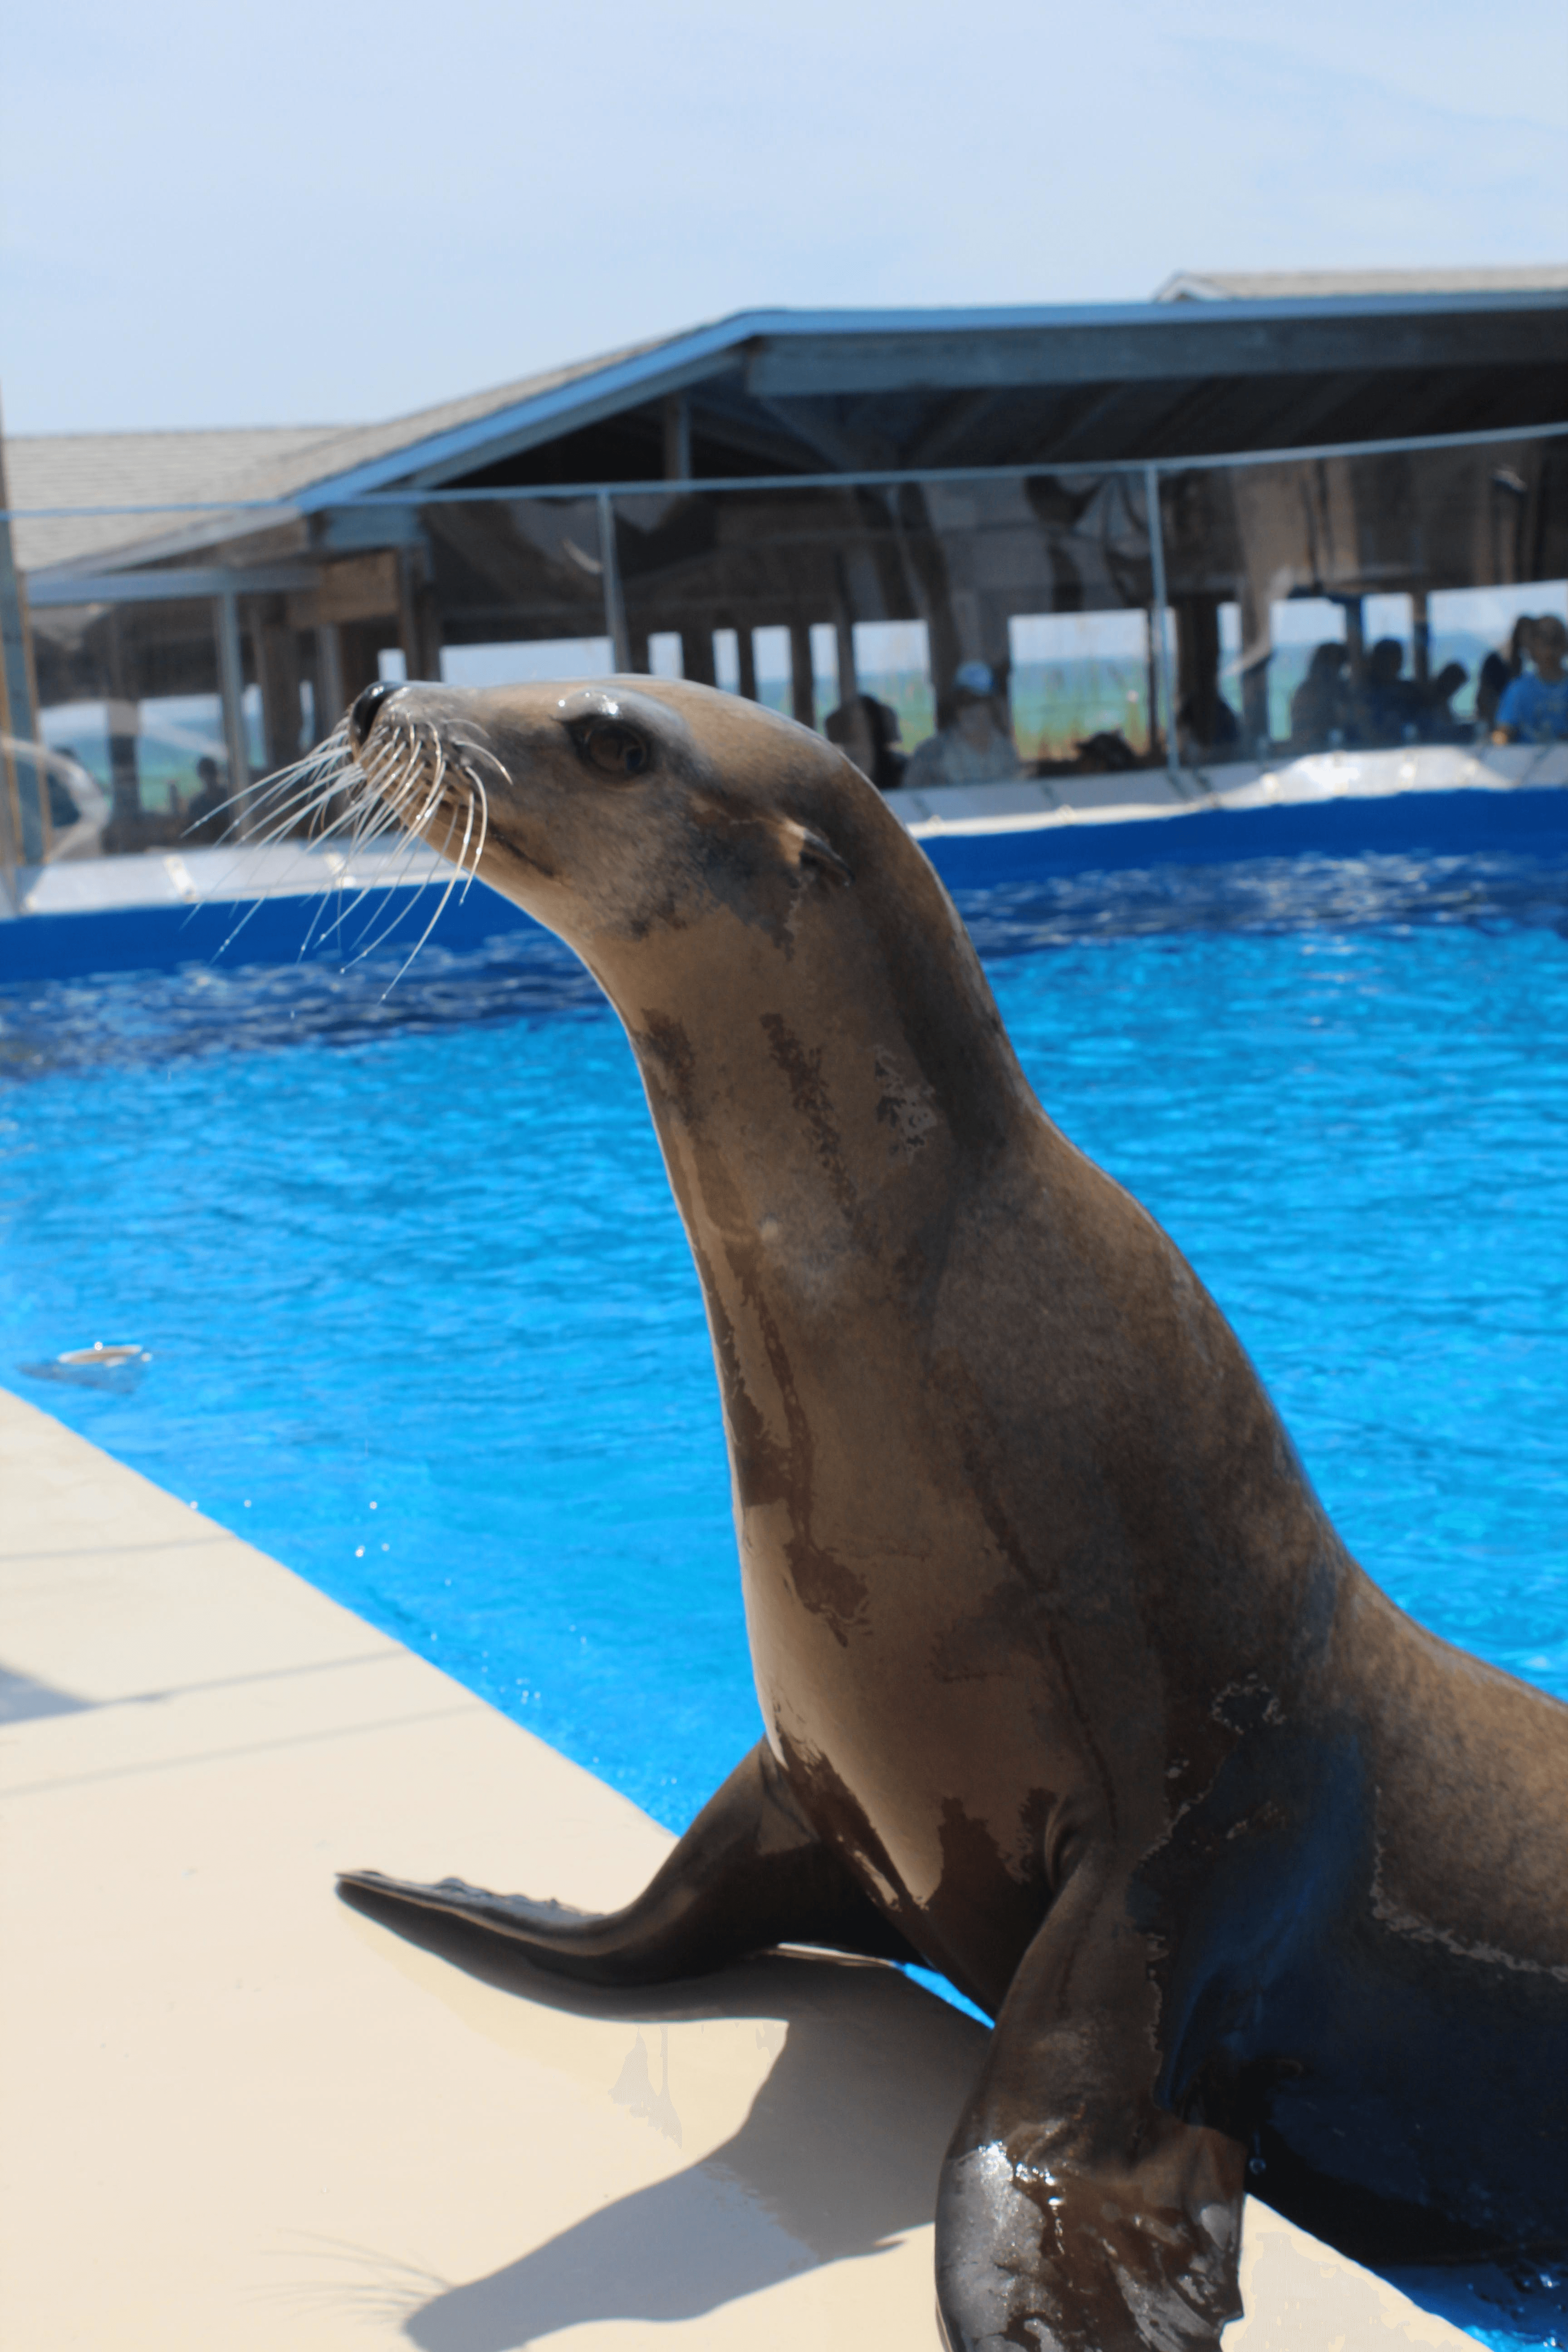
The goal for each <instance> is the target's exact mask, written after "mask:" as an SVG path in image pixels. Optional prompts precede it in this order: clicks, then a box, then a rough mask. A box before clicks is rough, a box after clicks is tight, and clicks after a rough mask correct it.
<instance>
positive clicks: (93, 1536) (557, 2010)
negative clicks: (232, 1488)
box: [0, 1391, 1469, 2352]
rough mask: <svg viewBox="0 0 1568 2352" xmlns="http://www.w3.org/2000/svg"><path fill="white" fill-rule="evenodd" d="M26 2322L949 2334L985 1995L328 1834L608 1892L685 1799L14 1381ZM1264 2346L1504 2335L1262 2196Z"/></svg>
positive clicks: (24, 2333)
mask: <svg viewBox="0 0 1568 2352" xmlns="http://www.w3.org/2000/svg"><path fill="white" fill-rule="evenodd" d="M0 1580H3V1591H4V1607H3V1619H0V1622H3V1629H4V1630H3V1633H0V1660H3V1663H4V1667H5V1676H6V1679H5V1684H4V1686H3V1689H0V1697H3V1698H4V1699H5V1701H6V1702H7V1704H6V1706H5V1716H6V1717H7V1718H8V1719H6V1720H5V1723H4V1727H3V1745H4V1764H5V1772H4V1788H5V1795H4V1804H3V1810H0V1887H3V1890H4V1932H3V1934H0V2146H3V2148H4V2170H3V2179H0V2340H3V2341H4V2344H5V2347H6V2352H66V2348H67V2347H91V2352H143V2347H145V2352H253V2347H254V2352H329V2347H330V2348H331V2352H358V2348H359V2347H363V2352H374V2347H376V2346H378V2345H380V2346H384V2347H404V2352H407V2347H410V2346H413V2347H421V2352H512V2347H522V2346H531V2345H535V2344H550V2343H553V2342H555V2341H557V2340H558V2341H559V2342H560V2343H561V2344H562V2346H563V2352H564V2347H567V2346H570V2347H572V2352H654V2347H658V2352H731V2347H733V2352H742V2347H744V2352H785V2347H789V2352H799V2348H801V2347H811V2352H881V2347H887V2352H937V2344H938V2337H937V2332H936V2326H935V2322H934V2317H933V2308H932V2295H931V2206H932V2198H933V2191H934V2187H935V2181H936V2173H937V2167H938V2164H939V2162H940V2159H941V2156H942V2148H943V2145H944V2143H945V2141H946V2138H947V2136H948V2133H949V2131H950V2129H951V2127H952V2120H953V2117H954V2116H955V2114H956V2112H957V2110H958V2107H959V2105H960V2103H961V2101H962V2099H963V2094H964V2090H965V2086H966V2084H968V2082H969V2081H970V2079H971V2078H972V2075H973V2070H974V2068H975V2065H976V2063H977V2062H978V2059H979V2055H980V2052H981V2049H982V2047H983V2044H984V2033H983V2032H982V2029H981V2028H980V2027H979V2026H978V2025H976V2024H974V2023H973V2022H972V2021H970V2020H968V2019H966V2018H964V2017H962V2016H960V2015H959V2014H958V2013H957V2012H956V2011H953V2010H951V2009H949V2008H947V2007H945V2006H944V2005H943V2004H942V2003H941V2002H939V2001H937V2000H933V1999H931V1997H929V1996H928V1995H927V1994H925V1993H924V1992H922V1991H921V1990H919V1989H918V1988H916V1987H915V1986H913V1985H911V1984H910V1983H909V1982H908V1981H907V1980H906V1979H903V1978H902V1977H900V1975H899V1974H898V1973H897V1972H896V1971H895V1970H892V1969H887V1968H883V1967H880V1966H877V1965H875V1964H870V1963H863V1964H857V1963H851V1962H845V1963H837V1962H831V1961H822V1960H810V1959H805V1958H790V1957H784V1956H780V1957H774V1958H766V1959H762V1960H758V1961H756V1962H754V1963H752V1964H750V1965H749V1966H747V1967H745V1968H743V1969H733V1970H731V1971H729V1972H728V1973H727V1974H725V1975H722V1976H720V1977H715V1978H712V1979H709V1980H707V1981H706V1982H705V1983H702V1984H700V1985H693V1986H689V1987H675V1988H672V1989H670V1990H668V1992H659V1993H645V1994H638V1995H636V1996H629V1997H628V1996H613V1997H612V1996H609V1995H604V1994H594V1993H584V1992H580V1991H574V1990H569V1989H567V1988H565V1987H563V1986H556V1987H552V1985H551V1984H550V1983H549V1981H548V1980H546V1979H542V1978H540V1977H538V1976H535V1975H531V1973H530V1972H529V1971H528V1970H527V1969H524V1968H522V1967H521V1966H518V1965H515V1964H513V1963H511V1962H510V1961H509V1959H508V1958H507V1957H506V1955H505V1953H504V1951H501V1950H497V1949H493V1948H489V1946H488V1945H487V1944H486V1942H485V1941H484V1940H483V1939H481V1938H478V1937H472V1936H463V1935H462V1934H460V1933H459V1934H457V1935H455V1936H453V1935H449V1936H447V1937H445V1938H443V1937H442V1936H441V1935H440V1933H439V1932H438V1931H436V1930H432V1933H431V1935H430V1936H429V1937H427V1938H426V1939H425V1940H423V1941H421V1942H414V1941H409V1940H405V1938H404V1937H400V1936H398V1935H395V1934H394V1933H393V1932H392V1931H391V1930H390V1929H389V1928H388V1927H384V1926H383V1925H381V1924H379V1923H378V1922H376V1921H374V1920H372V1919H370V1918H367V1917H365V1916H361V1915H360V1914H358V1913H356V1912H353V1911H352V1910H350V1909H348V1908H347V1907H346V1906H344V1905H343V1904H342V1903H341V1902H339V1901H338V1900H337V1899H336V1897H335V1896H334V1894H333V1891H332V1870H333V1866H334V1864H356V1863H374V1864H377V1865H379V1866H381V1867H384V1868H385V1869H388V1870H391V1871H394V1872H397V1873H402V1874H408V1875H412V1876H417V1877H427V1876H430V1877H433V1876H438V1875H440V1874H443V1873H444V1872H447V1871H456V1872H458V1873H459V1874H463V1875H465V1876H468V1877H470V1878H473V1879H477V1880H479V1881H481V1882H483V1883H486V1884H489V1885H501V1886H522V1887H526V1888H529V1889H530V1890H532V1891H536V1892H540V1893H553V1894H555V1895H560V1896H562V1897H563V1898H564V1899H565V1900H567V1901H570V1902H574V1903H579V1904H583V1905H589V1906H601V1905H605V1904H612V1903H615V1902H617V1901H619V1900H622V1899H624V1898H625V1897H626V1895H629V1894H631V1893H632V1892H633V1890H634V1889H635V1888H636V1887H637V1885H639V1884H640V1883H641V1882H642V1881H643V1879H644V1878H645V1877H646V1876H647V1874H648V1873H649V1872H650V1871H651V1869H652V1868H653V1866H654V1865H655V1864H657V1862H658V1859H659V1857H660V1855H661V1854H662V1853H664V1852H665V1851H666V1849H667V1848H668V1843H669V1840H668V1835H667V1833H666V1832H664V1831H663V1830H662V1829H659V1828H658V1827H657V1826H656V1825H655V1824H654V1823H653V1822H650V1821H648V1820H647V1818H646V1817H645V1816H644V1815H643V1814H642V1813H640V1812H638V1811H637V1809H636V1808H635V1807H634V1806H632V1805H630V1804H628V1803H627V1802H626V1801H625V1800H624V1799H623V1798H621V1797H618V1796H616V1794H615V1793H614V1791H613V1790H609V1789H607V1788H605V1786H604V1785H603V1784H602V1783H601V1782H599V1781H597V1780H595V1779H594V1778H593V1777H592V1776H591V1775H590V1774H588V1773H586V1772H584V1771H581V1770H579V1769H578V1768H577V1767H576V1766H575V1765H574V1764H571V1763H568V1762H567V1761H566V1759H564V1758H563V1757H562V1756H560V1755H558V1754H557V1753H555V1751H554V1750H553V1749H552V1748H547V1747H545V1746H544V1745H542V1742H541V1741H539V1740H537V1739H535V1738H532V1737H531V1735H530V1734H529V1733H528V1732H526V1731H523V1730H521V1729H520V1728H519V1727H517V1726H516V1725H514V1724H512V1723H510V1722H509V1721H507V1720H506V1719H505V1717H501V1716H500V1715H497V1714H495V1713H494V1712H493V1711H492V1710H491V1709H490V1708H489V1707H488V1706H485V1705H484V1704H483V1703H482V1702H481V1701H480V1700H479V1699H477V1698H475V1697H473V1696H471V1695H470V1694H469V1693H468V1692H467V1691H465V1690H463V1689H461V1688H460V1687H459V1686H458V1685H457V1684H455V1683H453V1682H451V1681H449V1680H448V1679H447V1677H446V1676H445V1675H441V1674H439V1673H437V1670H436V1669H435V1668H434V1667H432V1666H429V1665H426V1664H424V1663H423V1661H421V1660H419V1659H417V1658H416V1657H414V1656H413V1655H412V1654H411V1653H410V1652H408V1651H407V1650H405V1649H403V1648H402V1647H400V1646H399V1644H398V1643H395V1642H393V1641H389V1640H388V1639H387V1638H386V1636H385V1635H384V1634H381V1633H376V1632H374V1630H373V1629H372V1628H371V1627H370V1626H368V1625H366V1624H365V1623H363V1622H362V1621H361V1620H360V1619H358V1618H356V1617H354V1616H353V1615H351V1614H350V1613H349V1612H347V1611H346V1610H343V1609H340V1608H338V1607H336V1606H335V1605H334V1604H333V1603H332V1602H331V1601H328V1600H326V1599H324V1598H323V1597H322V1596H321V1594H320V1593H318V1592H317V1591H314V1590H313V1588H312V1587H310V1585H308V1584H306V1583H304V1582H302V1581H301V1580H300V1579H299V1578H297V1577H295V1576H294V1575H292V1574H291V1573H290V1572H289V1570H287V1569H285V1568H282V1567H280V1566H279V1564H278V1563H277V1562H276V1561H275V1560H271V1559H267V1558H265V1557H264V1556H263V1555H262V1554H261V1553H259V1552H258V1551H255V1550H253V1549H251V1548H250V1547H249V1546H248V1545H247V1544H245V1543H243V1542H241V1541H239V1540H238V1539H237V1538H236V1537H234V1536H232V1535H229V1534H228V1533H226V1531H225V1530H224V1529H223V1528H219V1527H216V1526H215V1525H214V1524H213V1523H212V1521H210V1520H208V1519H205V1518H204V1517H201V1515H200V1513H199V1512H197V1511H196V1510H195V1508H193V1507H189V1506H188V1505H187V1503H186V1502H185V1501H184V1500H183V1499H182V1498H179V1497H176V1496H171V1495H168V1494H165V1493H164V1492H163V1491H162V1490H161V1489H160V1488H159V1487H157V1486H153V1485H151V1484H150V1483H149V1482H148V1481H147V1480H146V1479H144V1478H142V1477H140V1476H139V1475H136V1474H135V1473H134V1472H132V1471H131V1470H128V1469H125V1468H124V1467H123V1466H121V1465H120V1464H118V1463H116V1462H114V1461H112V1460H111V1459H110V1457H109V1456H108V1455H107V1454H103V1453H101V1452H100V1451H99V1450H98V1448H96V1447H95V1446H92V1445H90V1444H88V1443H87V1442H86V1441H85V1440H84V1439H82V1438H80V1437H78V1436H77V1435H75V1434H74V1433H71V1432H69V1431H68V1430H67V1429H65V1428H64V1427H63V1426H62V1425H61V1424H60V1423H58V1422H57V1421H55V1420H53V1419H52V1418H51V1417H50V1416H48V1415H47V1414H46V1413H44V1412H40V1411H39V1410H37V1407H35V1406H34V1405H32V1404H30V1403H28V1402H25V1401H23V1400H22V1399H20V1398H18V1397H16V1396H13V1395H11V1394H9V1393H7V1392H5V1391H0ZM1243 2284H1244V2290H1245V2293H1246V2296H1247V2317H1246V2318H1245V2319H1244V2320H1241V2321H1239V2322H1237V2324H1236V2325H1235V2326H1233V2327H1232V2328H1231V2329H1230V2330H1229V2331H1227V2334H1226V2347H1227V2352H1374V2347H1375V2352H1403V2347H1410V2346H1422V2347H1438V2346H1444V2345H1448V2346H1456V2347H1457V2346H1460V2345H1463V2344H1465V2343H1467V2342H1468V2340H1469V2339H1468V2338H1467V2337H1465V2336H1461V2335H1460V2334H1459V2333H1458V2331H1457V2330H1455V2329H1453V2328H1451V2327H1449V2326H1446V2325H1444V2324H1443V2323H1442V2322H1441V2321H1438V2320H1436V2319H1434V2318H1432V2317H1431V2316H1430V2315H1426V2314H1425V2313H1422V2312H1419V2311H1416V2310H1415V2308H1414V2307H1413V2306H1412V2305H1410V2304H1408V2303H1407V2302H1405V2300H1404V2298H1403V2297H1402V2296H1400V2295H1398V2294H1396V2293H1395V2292H1394V2289H1393V2288H1391V2287H1389V2286H1388V2285H1386V2284H1384V2283H1383V2282H1381V2281H1379V2280H1376V2279H1373V2278H1372V2277H1371V2276H1369V2275H1368V2273H1365V2272H1363V2271H1360V2270H1357V2269H1356V2268H1355V2267H1354V2266H1353V2265H1352V2264H1351V2263H1346V2262H1344V2261H1342V2259H1340V2258H1339V2257H1338V2256H1336V2255H1334V2254H1331V2253H1330V2252H1328V2251H1327V2250H1326V2249H1324V2248H1322V2247H1320V2246H1319V2245H1317V2244H1316V2243H1315V2242H1313V2241H1312V2240H1310V2239H1309V2238H1307V2237H1304V2236H1303V2235H1302V2234H1301V2233H1300V2231H1295V2230H1292V2229H1291V2228H1290V2227H1289V2225H1288V2224H1287V2223H1285V2222H1283V2221H1279V2220H1278V2219H1277V2218H1276V2217H1275V2216H1273V2215H1271V2214H1270V2213H1268V2211H1267V2210H1265V2209H1264V2208H1262V2207H1260V2206H1258V2205H1256V2204H1255V2205H1251V2206H1249V2209H1248V2216H1247V2231H1246V2244H1245V2257H1244V2263H1243Z"/></svg>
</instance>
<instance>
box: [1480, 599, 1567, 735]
mask: <svg viewBox="0 0 1568 2352" xmlns="http://www.w3.org/2000/svg"><path fill="white" fill-rule="evenodd" d="M1528 645H1529V651H1530V658H1531V662H1532V663H1533V665H1534V667H1533V668H1531V669H1527V670H1526V671H1525V673H1524V675H1523V677H1516V678H1515V679H1514V680H1513V682H1512V684H1511V685H1510V687H1509V688H1507V690H1506V692H1505V693H1504V695H1503V698H1502V700H1501V701H1500V703H1499V704H1498V707H1497V724H1496V726H1495V727H1494V728H1493V729H1492V741H1493V742H1494V743H1561V742H1563V741H1568V674H1565V673H1564V669H1563V656H1565V655H1568V627H1564V625H1563V623H1562V622H1561V621H1560V620H1559V619H1558V618H1557V615H1556V614H1555V613H1548V614H1544V615H1543V616H1542V619H1540V620H1538V621H1535V622H1532V623H1531V630H1530V636H1529V640H1528Z"/></svg>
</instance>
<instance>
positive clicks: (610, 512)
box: [598, 490, 632, 677]
mask: <svg viewBox="0 0 1568 2352" xmlns="http://www.w3.org/2000/svg"><path fill="white" fill-rule="evenodd" d="M598 501H599V580H600V585H601V586H602V587H603V589H604V592H605V635H606V636H607V637H608V639H609V641H610V658H611V660H612V661H613V662H614V663H615V665H616V672H617V674H618V675H620V676H622V677H625V676H626V675H628V674H629V673H630V670H631V667H632V643H631V638H630V636H629V635H628V634H627V631H626V598H625V597H624V596H623V595H622V593H621V560H620V554H619V551H618V550H617V548H616V509H615V502H614V500H613V499H611V497H610V493H609V492H608V490H601V491H600V492H599V493H598Z"/></svg>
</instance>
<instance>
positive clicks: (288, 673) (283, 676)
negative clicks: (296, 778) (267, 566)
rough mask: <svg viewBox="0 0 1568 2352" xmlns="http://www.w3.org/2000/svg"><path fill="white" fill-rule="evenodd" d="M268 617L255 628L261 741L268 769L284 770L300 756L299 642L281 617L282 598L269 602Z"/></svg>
mask: <svg viewBox="0 0 1568 2352" xmlns="http://www.w3.org/2000/svg"><path fill="white" fill-rule="evenodd" d="M269 601H270V602H271V603H272V604H273V606H274V612H273V615H272V617H270V618H268V619H266V620H262V621H258V624H257V628H256V667H257V672H258V678H259V682H260V686H261V740H262V745H263V756H264V757H265V759H266V761H267V764H268V768H272V769H277V768H286V767H287V766H288V765H289V761H291V760H297V759H298V758H299V756H300V641H299V638H298V637H297V636H296V635H295V633H294V631H293V630H292V629H291V628H290V627H289V625H288V622H287V621H286V620H285V619H284V618H283V617H281V613H282V601H283V600H282V598H281V597H278V598H276V599H272V600H269Z"/></svg>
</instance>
